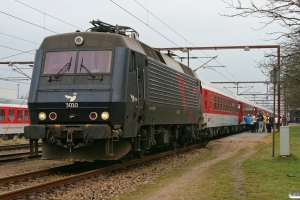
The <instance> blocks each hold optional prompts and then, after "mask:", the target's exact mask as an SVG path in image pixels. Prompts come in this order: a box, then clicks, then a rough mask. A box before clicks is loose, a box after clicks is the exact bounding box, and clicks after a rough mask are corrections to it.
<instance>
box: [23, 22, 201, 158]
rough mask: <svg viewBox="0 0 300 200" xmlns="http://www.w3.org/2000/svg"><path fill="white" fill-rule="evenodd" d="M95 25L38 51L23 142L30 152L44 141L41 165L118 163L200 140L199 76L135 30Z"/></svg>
mask: <svg viewBox="0 0 300 200" xmlns="http://www.w3.org/2000/svg"><path fill="white" fill-rule="evenodd" d="M90 23H91V24H92V25H93V27H92V28H91V29H89V31H88V32H79V31H77V32H74V33H67V34H59V35H54V36H50V37H47V38H45V39H44V41H43V42H42V44H41V46H40V47H39V49H38V50H37V51H36V56H35V61H34V67H33V74H32V81H31V86H30V94H29V98H28V109H29V113H30V122H31V124H30V125H29V126H26V127H25V128H24V135H25V137H26V138H27V139H30V141H31V145H34V143H35V142H36V141H37V140H39V139H42V141H43V147H42V148H43V155H42V158H43V159H65V160H73V161H83V160H117V159H120V158H122V157H124V156H125V155H127V154H132V155H137V156H138V157H143V156H144V154H145V153H147V152H148V151H149V149H150V148H152V147H155V146H170V147H171V148H176V146H178V145H181V146H185V145H187V144H189V143H191V142H193V141H195V140H199V139H200V138H201V131H200V130H201V117H202V116H201V113H202V111H201V82H200V80H199V79H198V78H197V76H196V74H195V73H194V71H193V70H191V69H190V68H188V67H187V66H185V65H183V64H181V63H179V62H177V61H175V60H174V59H173V58H172V57H170V56H168V55H165V54H163V53H161V52H158V51H156V50H154V49H153V48H151V47H149V46H148V45H146V44H144V43H142V42H140V41H139V40H137V36H138V33H137V32H136V31H135V30H133V29H132V28H130V27H125V26H112V25H110V24H107V23H104V22H101V21H99V20H98V21H92V22H90ZM32 148H34V147H33V146H32Z"/></svg>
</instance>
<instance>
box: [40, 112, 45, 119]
mask: <svg viewBox="0 0 300 200" xmlns="http://www.w3.org/2000/svg"><path fill="white" fill-rule="evenodd" d="M39 119H40V120H45V119H46V113H44V112H40V113H39Z"/></svg>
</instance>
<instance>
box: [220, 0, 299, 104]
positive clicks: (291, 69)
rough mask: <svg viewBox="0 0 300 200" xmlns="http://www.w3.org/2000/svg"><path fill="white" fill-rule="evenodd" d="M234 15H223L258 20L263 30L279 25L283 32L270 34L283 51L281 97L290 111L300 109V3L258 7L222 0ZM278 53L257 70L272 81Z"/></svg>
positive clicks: (278, 1) (273, 1) (281, 0)
mask: <svg viewBox="0 0 300 200" xmlns="http://www.w3.org/2000/svg"><path fill="white" fill-rule="evenodd" d="M222 1H223V2H224V3H225V4H226V5H227V7H228V8H230V9H234V10H236V13H235V14H221V15H222V16H226V17H244V18H247V17H257V18H260V19H261V20H262V21H261V23H262V26H261V27H260V28H258V29H256V30H260V29H263V28H265V27H266V26H268V25H270V24H273V23H278V24H279V25H280V26H282V27H283V30H284V31H274V32H272V33H268V34H270V35H274V40H275V41H277V42H278V44H280V47H281V54H280V57H281V64H280V65H281V67H280V75H281V76H280V84H281V85H280V87H281V92H282V94H283V95H284V96H282V97H283V98H284V99H285V101H286V102H287V103H288V105H289V107H290V108H294V109H295V108H300V100H299V94H300V0H266V1H265V3H264V4H262V5H258V4H257V3H254V2H253V1H251V2H250V3H247V5H246V6H245V4H243V5H242V2H241V1H240V0H236V1H234V0H222ZM276 57H277V55H276V52H273V53H270V54H268V55H265V59H264V60H262V61H260V62H259V64H258V68H260V69H261V71H262V73H263V74H265V75H266V77H269V72H270V70H272V69H273V68H274V67H275V66H276Z"/></svg>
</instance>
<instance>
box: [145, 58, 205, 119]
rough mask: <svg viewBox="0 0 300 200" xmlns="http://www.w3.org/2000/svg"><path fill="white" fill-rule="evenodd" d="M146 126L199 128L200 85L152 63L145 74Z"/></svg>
mask: <svg viewBox="0 0 300 200" xmlns="http://www.w3.org/2000/svg"><path fill="white" fill-rule="evenodd" d="M146 75H147V82H146V90H147V92H146V94H147V95H146V96H147V97H148V99H147V106H146V112H147V115H146V119H145V123H147V124H193V123H194V124H197V123H198V121H199V118H200V115H199V110H200V105H199V98H198V96H199V94H200V93H201V91H200V82H198V80H197V79H196V78H193V77H191V76H188V75H185V74H183V73H180V72H178V71H175V70H173V69H171V68H169V67H167V66H164V65H162V64H161V63H158V62H156V61H154V60H152V59H149V65H148V67H147V71H146Z"/></svg>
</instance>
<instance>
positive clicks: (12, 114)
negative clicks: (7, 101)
mask: <svg viewBox="0 0 300 200" xmlns="http://www.w3.org/2000/svg"><path fill="white" fill-rule="evenodd" d="M8 120H9V121H13V120H14V109H9V110H8Z"/></svg>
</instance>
